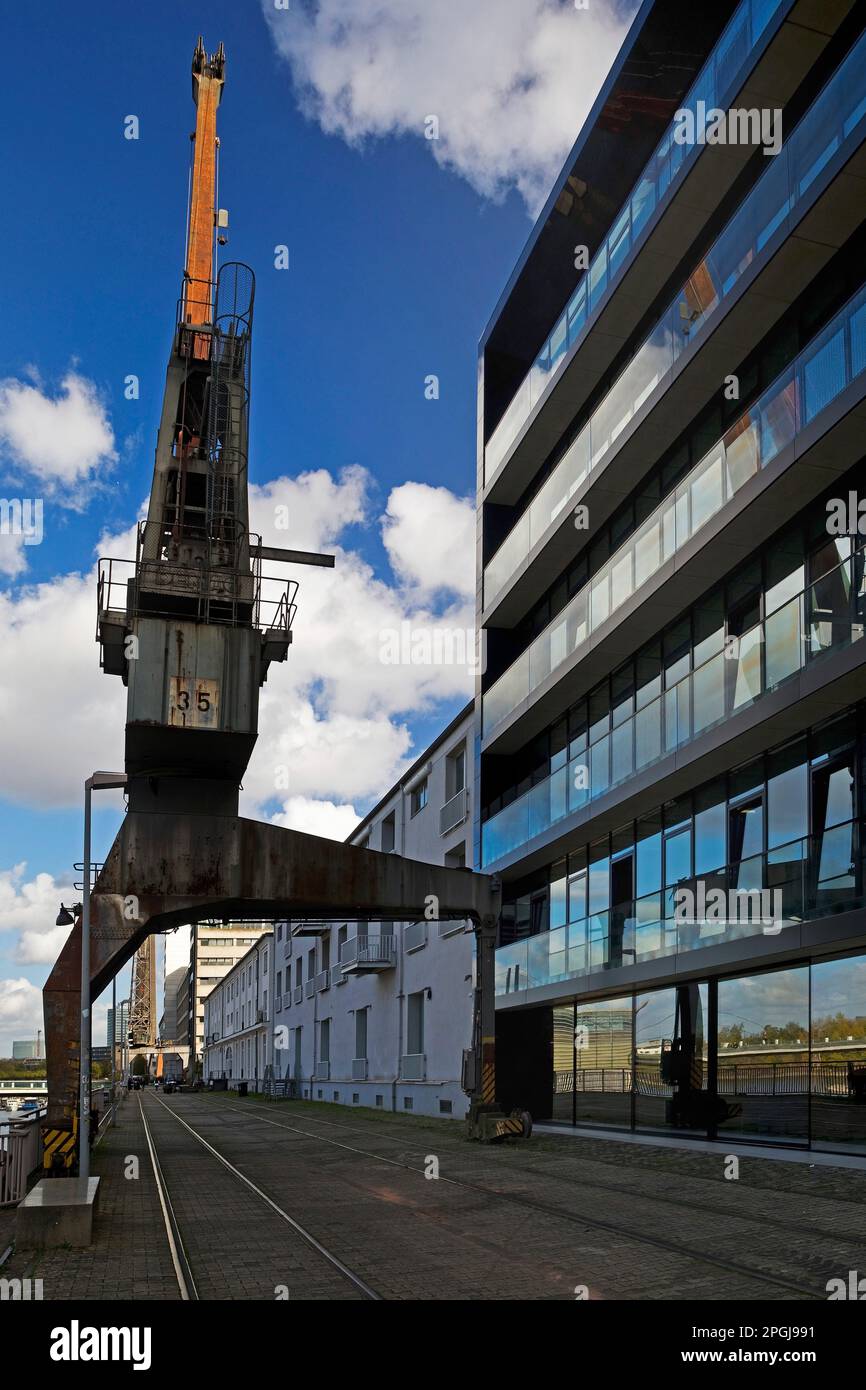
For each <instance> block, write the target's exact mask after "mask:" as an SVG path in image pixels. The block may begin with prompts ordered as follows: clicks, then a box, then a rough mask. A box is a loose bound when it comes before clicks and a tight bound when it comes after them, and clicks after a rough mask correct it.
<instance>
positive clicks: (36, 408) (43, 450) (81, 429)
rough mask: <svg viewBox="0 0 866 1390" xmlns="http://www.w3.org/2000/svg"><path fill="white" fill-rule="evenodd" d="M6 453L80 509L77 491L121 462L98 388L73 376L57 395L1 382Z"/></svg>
mask: <svg viewBox="0 0 866 1390" xmlns="http://www.w3.org/2000/svg"><path fill="white" fill-rule="evenodd" d="M0 453H2V456H3V457H4V458H5V459H6V460H7V461H8V462H9V463H12V464H13V465H15V466H16V467H18V468H19V469H21V470H23V471H24V472H25V473H26V474H28V475H29V476H30V477H32V478H33V479H35V480H36V481H37V482H38V483H39V484H40V486H42V487H43V488H44V489H45V490H46V491H47V492H49V493H54V492H56V491H58V490H60V491H61V492H62V493H63V494H64V499H63V500H64V501H65V502H66V504H67V505H75V504H76V501H77V500H78V499H76V496H75V489H76V488H77V487H79V486H80V485H81V484H83V483H86V482H87V481H89V480H90V479H92V478H93V477H95V476H96V475H97V474H98V473H102V472H105V471H106V470H108V469H110V468H111V467H112V466H113V464H114V462H115V461H116V458H117V455H116V452H115V447H114V431H113V430H112V427H111V422H110V420H109V418H108V414H107V412H106V409H105V406H104V404H103V403H102V401H101V400H100V398H99V394H98V392H97V390H96V387H95V386H94V385H93V383H92V382H90V381H88V380H87V379H86V378H85V377H82V376H79V375H78V373H77V372H74V371H70V372H67V374H66V376H65V377H64V378H63V381H62V382H61V383H60V391H59V393H58V394H57V395H54V396H52V395H49V394H48V393H47V392H45V391H43V390H42V387H41V385H40V384H39V383H38V382H36V383H31V382H26V381H20V380H17V379H15V378H10V379H7V380H5V381H0Z"/></svg>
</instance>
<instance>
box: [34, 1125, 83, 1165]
mask: <svg viewBox="0 0 866 1390" xmlns="http://www.w3.org/2000/svg"><path fill="white" fill-rule="evenodd" d="M77 1135H78V1116H77V1115H76V1116H73V1120H72V1129H71V1130H69V1129H46V1130H43V1132H42V1167H43V1168H44V1169H45V1171H46V1172H51V1171H52V1170H53V1169H56V1168H61V1167H62V1168H71V1167H72V1164H73V1162H74V1160H75V1140H76V1138H77Z"/></svg>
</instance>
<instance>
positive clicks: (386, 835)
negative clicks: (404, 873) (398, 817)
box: [382, 811, 414, 854]
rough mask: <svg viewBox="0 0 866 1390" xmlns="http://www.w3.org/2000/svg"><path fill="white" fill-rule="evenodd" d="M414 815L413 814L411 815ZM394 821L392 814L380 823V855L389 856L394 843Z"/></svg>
mask: <svg viewBox="0 0 866 1390" xmlns="http://www.w3.org/2000/svg"><path fill="white" fill-rule="evenodd" d="M413 814H414V813H413ZM395 837H396V821H395V817H394V812H393V811H392V812H391V814H390V815H389V816H386V817H385V819H384V820H383V821H382V853H383V854H390V852H391V850H392V849H393V848H394V845H395V843H396V838H395Z"/></svg>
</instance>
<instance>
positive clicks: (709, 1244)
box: [3, 1092, 866, 1302]
mask: <svg viewBox="0 0 866 1390" xmlns="http://www.w3.org/2000/svg"><path fill="white" fill-rule="evenodd" d="M143 1104H144V1107H145V1112H146V1114H147V1117H148V1122H149V1124H150V1126H151V1131H152V1135H153V1140H154V1143H155V1145H156V1148H157V1151H158V1154H159V1158H160V1163H161V1166H162V1170H163V1173H164V1176H165V1180H166V1183H167V1186H168V1190H169V1193H170V1197H171V1201H172V1203H173V1206H174V1210H175V1213H176V1217H177V1221H178V1224H179V1227H180V1231H181V1235H182V1239H183V1242H184V1246H185V1249H186V1253H187V1256H188V1259H189V1263H190V1266H191V1269H192V1272H193V1276H194V1278H195V1281H196V1285H197V1288H198V1292H199V1295H200V1297H201V1298H203V1299H262V1298H265V1299H274V1298H277V1297H289V1298H290V1299H292V1300H297V1299H301V1300H308V1299H327V1300H332V1299H333V1300H337V1299H358V1298H360V1297H363V1296H364V1295H363V1292H362V1291H361V1290H359V1289H358V1288H357V1287H356V1286H355V1285H354V1284H352V1283H351V1282H350V1280H349V1279H348V1278H347V1277H346V1275H345V1274H344V1273H341V1272H340V1271H339V1270H338V1269H336V1268H334V1266H333V1265H332V1264H329V1263H328V1261H327V1260H326V1259H325V1257H324V1256H323V1255H322V1254H321V1253H320V1252H319V1251H317V1250H315V1249H313V1248H312V1247H311V1246H310V1245H309V1244H308V1243H307V1242H305V1241H304V1240H303V1238H302V1237H301V1236H300V1235H299V1234H298V1232H297V1231H296V1230H294V1229H293V1228H292V1227H291V1226H290V1225H288V1224H287V1223H286V1221H285V1220H283V1219H282V1217H281V1216H280V1215H279V1214H278V1213H277V1212H276V1211H275V1210H274V1209H273V1207H272V1206H268V1205H267V1203H266V1201H265V1200H264V1197H265V1196H266V1197H267V1198H269V1199H270V1201H271V1202H272V1203H274V1204H276V1206H278V1207H279V1208H281V1209H282V1210H283V1211H284V1212H285V1213H287V1214H288V1215H289V1216H291V1217H292V1218H294V1220H295V1221H297V1222H300V1223H301V1224H302V1225H303V1227H305V1228H306V1230H307V1231H308V1232H309V1233H310V1234H311V1235H312V1236H313V1237H315V1239H316V1240H317V1241H318V1242H320V1244H321V1245H322V1246H324V1247H325V1248H326V1249H327V1250H328V1251H330V1252H331V1253H332V1255H333V1256H335V1257H336V1258H337V1259H338V1260H339V1261H341V1262H342V1263H343V1264H344V1265H346V1266H348V1268H349V1269H350V1270H351V1271H353V1272H354V1273H355V1275H356V1276H358V1277H359V1278H360V1279H361V1280H363V1281H364V1282H365V1283H366V1284H367V1285H369V1286H370V1288H372V1289H373V1290H374V1291H375V1292H376V1293H377V1294H378V1295H379V1296H380V1297H382V1298H386V1299H423V1300H452V1299H497V1300H507V1299H521V1300H523V1299H533V1300H534V1299H542V1300H549V1299H574V1298H575V1297H579V1296H584V1295H583V1290H584V1289H585V1290H586V1291H587V1293H588V1296H589V1297H590V1298H595V1299H605V1300H607V1299H640V1300H680V1299H694V1298H697V1299H705V1300H712V1301H722V1300H727V1299H746V1300H750V1301H756V1302H761V1301H765V1300H767V1301H769V1300H773V1301H776V1300H788V1299H801V1300H808V1299H810V1298H813V1299H826V1297H827V1294H826V1284H827V1281H828V1280H829V1279H831V1278H838V1277H842V1278H847V1275H848V1272H849V1270H857V1269H860V1270H862V1269H864V1268H866V1172H862V1171H859V1170H851V1169H842V1168H833V1167H815V1168H812V1167H809V1166H807V1165H795V1164H789V1163H782V1162H774V1161H773V1160H771V1159H764V1158H741V1159H740V1162H739V1178H738V1180H736V1181H730V1180H726V1178H725V1176H724V1173H725V1154H724V1152H723V1151H722V1149H720V1150H719V1153H718V1154H717V1155H716V1154H705V1153H698V1152H695V1151H691V1150H688V1149H667V1148H665V1149H662V1148H655V1147H652V1146H650V1145H630V1144H629V1145H626V1144H620V1143H617V1142H616V1141H615V1140H606V1139H595V1138H585V1139H579V1140H576V1139H573V1138H559V1137H555V1136H539V1137H536V1138H533V1139H532V1140H530V1141H529V1142H528V1143H521V1144H514V1145H508V1146H501V1147H495V1146H479V1145H476V1144H471V1143H470V1142H469V1141H467V1140H466V1139H465V1137H464V1134H463V1128H462V1126H460V1125H457V1124H455V1123H452V1122H449V1121H440V1120H425V1119H422V1118H420V1117H411V1116H402V1115H399V1116H398V1115H392V1114H388V1113H384V1114H383V1113H381V1112H376V1111H369V1110H354V1111H352V1110H347V1109H346V1108H345V1107H340V1106H330V1105H321V1104H313V1103H304V1102H269V1101H265V1100H262V1099H260V1098H256V1097H249V1098H246V1099H243V1098H240V1097H238V1096H237V1095H235V1094H233V1093H226V1094H222V1095H220V1094H213V1095H187V1094H178V1095H175V1096H173V1097H168V1098H164V1099H160V1098H159V1097H157V1096H155V1095H153V1094H152V1093H150V1092H145V1093H144V1096H143ZM170 1112H174V1113H173V1114H172V1113H170ZM178 1117H179V1118H180V1119H182V1120H185V1121H186V1123H187V1124H188V1125H190V1126H192V1128H193V1129H194V1130H196V1131H197V1132H198V1133H199V1134H200V1135H201V1136H202V1137H203V1138H204V1139H205V1140H206V1141H207V1143H208V1144H210V1145H212V1146H213V1148H214V1149H216V1150H217V1152H218V1153H219V1154H221V1155H222V1156H223V1157H224V1158H225V1159H226V1160H228V1161H229V1162H230V1163H231V1164H233V1165H235V1167H236V1168H237V1169H239V1170H240V1172H242V1173H243V1174H244V1175H245V1176H246V1177H247V1178H248V1179H249V1180H250V1181H251V1182H253V1183H254V1184H255V1185H256V1186H257V1187H258V1188H259V1189H260V1192H261V1194H264V1195H259V1194H257V1193H255V1192H253V1191H251V1190H250V1189H249V1188H248V1187H247V1186H245V1185H244V1184H243V1182H242V1181H241V1180H240V1179H239V1178H238V1177H237V1175H236V1174H234V1173H231V1172H230V1171H229V1170H227V1169H226V1168H225V1167H224V1166H223V1164H221V1163H220V1162H219V1160H218V1159H217V1158H216V1157H214V1155H213V1154H211V1153H209V1152H208V1150H207V1149H206V1148H205V1147H204V1146H203V1145H202V1144H201V1143H200V1142H199V1140H198V1139H196V1138H195V1137H194V1135H193V1134H191V1133H190V1132H189V1130H188V1129H186V1128H185V1127H184V1125H182V1124H181V1123H179V1119H178ZM126 1154H136V1155H137V1156H138V1157H139V1160H140V1176H139V1178H138V1180H136V1181H132V1180H126V1179H124V1177H123V1173H122V1169H123V1156H124V1155H126ZM437 1165H438V1174H439V1176H438V1180H436V1179H435V1178H428V1177H426V1176H425V1172H428V1173H429V1172H432V1171H434V1170H435V1168H436V1166H437ZM93 1166H94V1172H99V1173H100V1174H101V1175H102V1177H103V1193H102V1202H101V1208H100V1212H99V1215H98V1217H97V1221H96V1241H95V1244H94V1246H93V1247H92V1248H91V1249H90V1250H87V1251H56V1252H46V1253H45V1254H42V1255H39V1256H33V1255H30V1254H27V1253H26V1252H23V1251H22V1252H17V1251H16V1253H15V1255H14V1256H13V1258H12V1260H11V1261H10V1262H8V1263H7V1265H6V1267H5V1268H4V1270H3V1274H4V1275H7V1276H9V1277H14V1276H16V1275H17V1276H19V1277H26V1276H27V1275H30V1277H41V1278H42V1279H43V1280H44V1286H45V1297H46V1298H97V1299H98V1298H125V1297H132V1298H176V1297H178V1286H177V1282H176V1280H175V1277H174V1275H173V1272H172V1265H171V1261H170V1258H169V1252H168V1243H167V1238H166V1234H165V1228H164V1224H163V1220H162V1216H161V1214H160V1209H159V1203H158V1198H157V1192H156V1186H155V1183H154V1181H153V1175H152V1172H151V1168H150V1161H149V1158H148V1153H147V1147H146V1143H145V1138H144V1133H143V1129H142V1125H141V1120H140V1118H139V1111H138V1098H137V1097H135V1096H133V1097H131V1098H129V1099H128V1100H127V1102H126V1104H125V1106H124V1108H123V1110H122V1112H121V1124H120V1125H119V1126H118V1129H117V1130H116V1131H115V1132H114V1133H109V1135H108V1137H107V1138H106V1140H105V1141H104V1143H103V1145H102V1146H101V1148H100V1150H99V1151H98V1152H97V1154H96V1155H95V1160H94V1165H93Z"/></svg>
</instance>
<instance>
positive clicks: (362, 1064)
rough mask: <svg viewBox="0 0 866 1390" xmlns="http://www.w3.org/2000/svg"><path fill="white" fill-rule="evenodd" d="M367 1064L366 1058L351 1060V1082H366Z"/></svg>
mask: <svg viewBox="0 0 866 1390" xmlns="http://www.w3.org/2000/svg"><path fill="white" fill-rule="evenodd" d="M368 1066H369V1063H368V1061H367V1058H366V1057H354V1058H353V1059H352V1080H353V1081H366V1080H367V1069H368Z"/></svg>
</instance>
